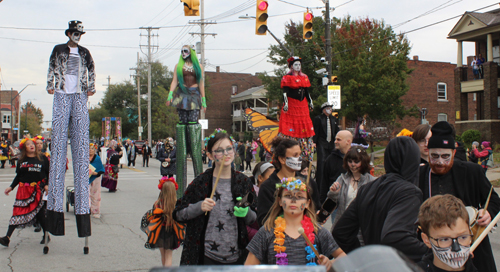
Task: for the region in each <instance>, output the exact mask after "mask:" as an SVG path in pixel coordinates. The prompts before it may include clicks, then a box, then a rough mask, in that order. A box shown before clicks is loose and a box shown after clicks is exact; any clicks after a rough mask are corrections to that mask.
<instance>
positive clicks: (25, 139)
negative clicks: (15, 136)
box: [19, 137, 36, 149]
mask: <svg viewBox="0 0 500 272" xmlns="http://www.w3.org/2000/svg"><path fill="white" fill-rule="evenodd" d="M28 140H30V141H33V142H35V141H36V140H35V139H34V138H33V139H32V138H29V137H26V138H24V139H22V140H21V142H20V143H19V149H23V146H24V144H25V143H26V141H28Z"/></svg>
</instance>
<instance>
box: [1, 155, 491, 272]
mask: <svg viewBox="0 0 500 272" xmlns="http://www.w3.org/2000/svg"><path fill="white" fill-rule="evenodd" d="M7 167H8V166H7ZM159 167H160V163H159V162H158V161H157V160H154V159H152V160H150V167H149V168H143V167H142V157H138V158H137V163H136V169H127V168H123V169H121V170H120V173H119V178H118V191H117V192H116V193H108V192H107V189H103V190H102V195H101V197H102V202H101V218H100V219H95V218H92V236H91V237H89V248H90V250H89V254H88V255H84V254H83V246H84V239H83V238H78V237H77V233H76V223H75V217H74V213H73V208H74V207H71V206H70V210H69V212H66V235H65V236H52V235H51V242H50V243H49V248H50V249H49V253H48V254H47V255H44V254H43V245H41V244H40V240H41V238H42V233H41V232H40V233H35V232H33V230H34V228H26V229H18V230H16V231H15V232H14V234H13V236H12V238H11V242H10V245H9V247H3V246H0V271H148V270H149V269H150V268H152V267H154V266H159V265H160V264H161V261H160V253H159V250H155V251H153V250H149V249H146V248H144V243H145V240H146V235H145V234H144V233H143V232H142V231H141V230H140V229H139V227H140V221H141V217H142V216H143V214H144V213H145V212H146V211H147V210H148V209H150V208H151V207H152V205H153V203H154V201H155V200H156V198H157V196H158V193H159V190H158V188H157V184H158V180H159V178H160V170H159ZM205 167H206V165H205ZM188 173H189V174H188V180H192V179H193V175H192V167H191V164H190V162H189V165H188ZM14 176H15V171H14V169H11V168H6V169H0V189H1V191H2V194H1V195H0V235H1V236H3V235H5V233H6V232H7V228H8V221H9V219H10V217H11V215H12V204H13V202H14V199H15V190H14V191H13V192H12V193H11V194H10V195H9V196H5V195H4V194H3V190H4V189H5V188H7V187H8V186H9V185H10V183H11V182H12V179H13V178H14ZM72 179H73V173H72V166H71V165H70V169H69V170H68V173H67V175H66V181H67V184H66V186H71V185H72V183H73V181H72ZM64 203H66V202H64ZM325 227H326V228H327V229H330V227H331V223H330V220H328V223H327V224H326V226H325ZM490 239H491V240H492V241H491V243H492V247H493V250H494V255H495V256H496V257H498V256H500V235H499V234H498V232H497V233H494V234H490ZM180 255H181V249H177V250H175V251H174V256H173V264H174V265H178V264H179V260H180ZM499 262H500V259H498V258H497V267H500V266H498V263H499Z"/></svg>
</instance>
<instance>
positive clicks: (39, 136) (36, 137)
mask: <svg viewBox="0 0 500 272" xmlns="http://www.w3.org/2000/svg"><path fill="white" fill-rule="evenodd" d="M33 140H34V141H36V140H42V141H45V138H43V136H41V135H37V136H35V138H33Z"/></svg>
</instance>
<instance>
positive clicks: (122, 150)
mask: <svg viewBox="0 0 500 272" xmlns="http://www.w3.org/2000/svg"><path fill="white" fill-rule="evenodd" d="M125 143H126V142H125ZM127 146H128V145H127V144H125V145H124V144H123V143H122V142H117V143H116V148H115V151H116V152H118V153H119V155H120V160H119V164H120V168H123V166H124V165H126V164H128V156H123V154H127ZM105 150H107V149H105ZM103 157H104V160H106V158H107V152H104V153H103ZM104 163H106V161H104Z"/></svg>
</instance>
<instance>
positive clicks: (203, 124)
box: [198, 119, 208, 129]
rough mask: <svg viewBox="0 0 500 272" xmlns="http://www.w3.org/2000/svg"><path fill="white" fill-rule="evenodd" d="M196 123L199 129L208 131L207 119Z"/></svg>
mask: <svg viewBox="0 0 500 272" xmlns="http://www.w3.org/2000/svg"><path fill="white" fill-rule="evenodd" d="M198 123H200V125H201V129H208V119H200V120H198Z"/></svg>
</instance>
